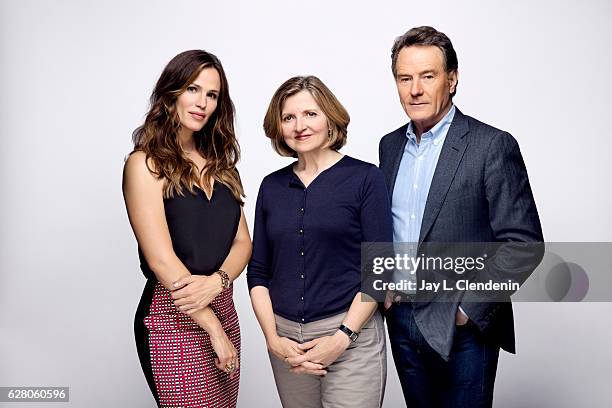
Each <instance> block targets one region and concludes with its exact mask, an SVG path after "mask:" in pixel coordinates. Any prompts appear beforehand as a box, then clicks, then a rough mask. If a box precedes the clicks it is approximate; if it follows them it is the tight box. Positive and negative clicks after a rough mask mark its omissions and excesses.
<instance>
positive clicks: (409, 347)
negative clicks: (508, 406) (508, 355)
mask: <svg viewBox="0 0 612 408" xmlns="http://www.w3.org/2000/svg"><path fill="white" fill-rule="evenodd" d="M386 316H387V319H388V320H387V326H388V328H389V339H390V340H391V350H392V352H393V359H394V360H395V367H396V369H397V373H398V375H399V379H400V383H401V385H402V391H403V393H404V399H405V400H406V405H407V406H408V407H410V408H413V407H423V408H437V407H441V408H442V407H444V408H450V407H453V408H463V407H466V408H477V407H491V406H492V404H493V385H494V383H495V373H496V370H497V359H498V357H499V347H498V346H496V345H492V344H487V343H485V342H484V341H483V340H482V336H481V334H480V332H479V330H478V328H477V327H476V326H475V325H474V324H473V323H471V322H468V324H466V325H464V326H457V327H456V329H457V330H456V333H455V338H454V340H453V347H452V350H451V354H450V358H449V361H444V360H443V359H442V357H440V355H439V354H438V353H436V352H435V351H434V350H433V349H432V348H431V347H430V346H429V344H427V341H426V340H425V338H424V337H423V335H422V334H421V331H420V330H419V328H418V327H417V324H416V322H415V320H414V309H413V307H412V304H411V303H409V302H406V303H401V304H393V306H391V308H390V309H389V310H388V311H387V313H386Z"/></svg>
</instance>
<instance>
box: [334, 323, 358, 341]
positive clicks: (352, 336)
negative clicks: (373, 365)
mask: <svg viewBox="0 0 612 408" xmlns="http://www.w3.org/2000/svg"><path fill="white" fill-rule="evenodd" d="M338 330H340V331H341V332H342V333H344V334H346V335H347V336H348V338H349V339H351V341H352V342H353V343H354V342H355V341H356V340H357V337H359V333H357V332H354V331H352V330H351V329H349V328H348V327H346V326H345V325H343V324H341V325H340V327H338Z"/></svg>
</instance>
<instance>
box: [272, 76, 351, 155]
mask: <svg viewBox="0 0 612 408" xmlns="http://www.w3.org/2000/svg"><path fill="white" fill-rule="evenodd" d="M301 91H308V92H309V93H310V95H312V98H313V99H314V100H315V102H316V103H317V105H319V108H320V109H321V111H322V112H323V113H324V114H325V116H326V117H327V120H328V126H329V130H330V135H329V139H330V140H329V148H330V149H332V150H336V151H338V150H340V149H341V148H342V146H344V145H345V144H346V137H347V128H348V124H349V122H350V120H351V118H350V116H349V114H348V112H347V111H346V109H345V108H344V106H342V104H341V103H340V101H338V99H337V98H336V96H335V95H334V94H333V93H332V91H330V90H329V88H328V87H327V86H326V85H325V84H324V83H323V81H321V80H320V79H319V78H317V77H316V76H313V75H309V76H295V77H293V78H289V79H288V80H287V81H285V82H284V83H283V84H282V85H281V86H280V87H279V88H278V89H277V90H276V92H275V93H274V95H273V96H272V100H271V101H270V105H269V106H268V110H267V112H266V116H265V117H264V123H263V127H264V132H265V134H266V136H267V137H269V138H270V140H271V141H272V147H273V148H274V150H275V151H276V152H277V153H278V154H280V155H281V156H286V157H297V153H296V152H295V151H294V150H293V149H291V148H290V147H289V146H288V145H287V143H285V139H284V137H283V132H282V113H283V106H284V104H285V101H286V100H287V98H289V97H290V96H293V95H295V94H297V93H298V92H301Z"/></svg>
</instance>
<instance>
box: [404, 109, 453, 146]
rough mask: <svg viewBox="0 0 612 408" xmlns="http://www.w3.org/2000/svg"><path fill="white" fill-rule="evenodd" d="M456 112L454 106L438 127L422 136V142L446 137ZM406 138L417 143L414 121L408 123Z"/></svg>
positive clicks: (437, 124)
mask: <svg viewBox="0 0 612 408" xmlns="http://www.w3.org/2000/svg"><path fill="white" fill-rule="evenodd" d="M455 110H456V109H455V105H454V104H452V105H451V108H450V109H449V110H448V112H446V115H444V117H443V118H442V120H440V121H439V122H438V123H436V125H435V126H434V127H432V128H431V129H429V131H427V132H425V133H423V134H422V135H421V140H423V139H425V140H428V139H431V140H432V141H435V140H438V139H440V138H441V137H444V136H446V132H447V131H448V128H449V127H450V124H451V122H452V121H453V117H454V116H455ZM406 137H407V138H408V140H411V141H413V142H414V143H416V140H417V139H416V133H414V130H413V123H412V121H410V122H409V123H408V128H407V129H406Z"/></svg>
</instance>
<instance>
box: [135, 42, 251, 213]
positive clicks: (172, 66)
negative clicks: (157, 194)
mask: <svg viewBox="0 0 612 408" xmlns="http://www.w3.org/2000/svg"><path fill="white" fill-rule="evenodd" d="M210 67H212V68H214V69H216V70H217V72H218V73H219V77H220V79H221V89H220V90H219V98H218V102H217V108H216V109H215V111H214V112H213V114H212V115H211V117H210V118H209V119H208V121H207V122H206V125H204V127H203V128H202V129H201V130H200V131H198V132H194V133H193V138H194V142H195V147H196V149H197V150H198V152H199V153H200V154H201V155H202V157H203V158H204V159H206V165H205V166H204V168H203V169H201V170H200V171H199V172H198V168H197V166H196V165H195V163H194V162H193V161H192V160H190V159H189V158H188V157H187V156H186V155H185V153H184V152H183V149H182V148H181V145H180V143H179V130H180V128H181V122H180V120H179V116H178V113H177V112H176V100H177V97H178V96H179V95H180V94H182V93H183V92H185V90H186V89H187V87H188V86H189V85H190V84H191V83H192V82H193V81H195V79H196V78H197V77H198V75H199V74H200V72H201V71H202V70H203V69H204V68H210ZM132 140H133V142H134V151H143V152H144V153H145V154H146V157H147V160H146V162H147V167H148V168H149V171H150V172H151V173H152V174H154V175H155V176H156V177H157V178H159V179H163V180H164V197H165V198H170V197H174V195H175V194H178V195H181V196H182V195H184V189H187V190H188V191H189V192H190V193H192V194H195V190H194V188H195V187H196V186H198V187H201V188H203V189H205V190H210V188H211V185H210V184H211V183H210V179H211V178H212V179H214V180H215V181H218V182H220V183H222V184H225V185H226V186H227V187H228V188H229V189H230V190H231V191H232V194H233V195H234V197H235V198H236V200H237V201H238V202H239V203H240V204H244V201H243V199H242V198H243V197H244V189H243V187H242V182H241V181H240V175H239V174H238V171H237V170H236V163H237V162H238V160H239V159H240V146H239V145H238V141H237V140H236V135H235V133H234V104H233V103H232V100H231V98H230V95H229V89H228V84H227V78H226V77H225V72H224V70H223V66H222V65H221V62H220V61H219V59H218V58H217V57H216V56H214V55H213V54H211V53H209V52H206V51H202V50H191V51H185V52H182V53H180V54H178V55H177V56H176V57H174V58H172V60H171V61H170V62H169V63H168V65H166V67H165V68H164V70H163V72H162V74H161V76H160V77H159V79H158V80H157V84H156V85H155V88H154V89H153V93H152V94H151V98H150V108H149V111H148V113H147V115H146V117H145V121H144V124H143V125H142V126H140V127H138V128H137V129H136V130H134V133H133V134H132ZM149 162H150V163H151V166H149Z"/></svg>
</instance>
